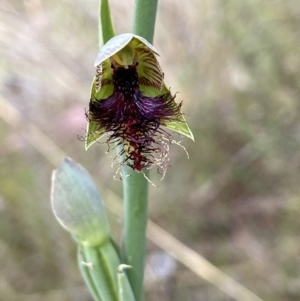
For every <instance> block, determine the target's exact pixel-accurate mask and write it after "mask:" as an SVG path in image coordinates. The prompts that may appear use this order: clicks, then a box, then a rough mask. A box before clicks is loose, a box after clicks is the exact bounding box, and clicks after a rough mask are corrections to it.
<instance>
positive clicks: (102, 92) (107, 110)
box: [85, 33, 194, 172]
mask: <svg viewBox="0 0 300 301" xmlns="http://www.w3.org/2000/svg"><path fill="white" fill-rule="evenodd" d="M157 55H158V52H157V50H156V49H155V48H154V47H153V46H152V45H151V44H150V43H149V42H148V41H146V40H145V39H144V38H142V37H139V36H137V35H134V34H129V33H128V34H121V35H118V36H115V37H114V38H112V39H111V40H109V41H108V42H107V43H106V44H105V45H104V46H103V47H102V48H101V50H100V52H99V54H98V56H97V58H96V61H95V67H96V76H95V78H94V81H93V84H92V92H91V99H90V103H89V110H88V112H87V113H86V115H87V119H88V128H87V136H86V140H85V143H86V149H88V148H89V147H90V146H91V145H92V144H93V143H94V142H96V141H98V140H99V139H100V138H101V137H102V136H103V135H104V134H106V135H107V139H106V141H105V142H106V143H107V144H108V147H109V149H110V148H111V146H117V149H118V151H119V153H118V157H121V158H122V159H121V163H120V164H121V165H124V164H126V165H128V166H130V167H131V168H132V169H134V170H135V171H138V172H141V171H142V170H143V169H145V168H150V167H153V166H157V167H158V168H159V169H161V170H162V171H163V172H165V170H166V168H167V164H168V160H169V145H170V144H172V143H177V142H175V140H174V139H173V138H172V136H171V134H170V133H169V132H167V131H166V129H169V130H172V131H174V132H177V133H178V134H180V135H183V136H186V137H188V138H191V139H194V138H193V134H192V132H191V131H190V129H189V127H188V125H187V123H186V121H185V118H184V116H183V114H182V113H181V106H182V103H179V104H177V103H176V102H175V96H172V94H171V93H170V91H169V89H167V88H166V86H165V84H164V81H163V79H164V74H163V72H162V70H161V68H160V65H159V63H158V61H157V58H156V56H157ZM119 161H120V160H119Z"/></svg>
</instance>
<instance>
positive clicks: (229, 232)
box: [0, 0, 300, 301]
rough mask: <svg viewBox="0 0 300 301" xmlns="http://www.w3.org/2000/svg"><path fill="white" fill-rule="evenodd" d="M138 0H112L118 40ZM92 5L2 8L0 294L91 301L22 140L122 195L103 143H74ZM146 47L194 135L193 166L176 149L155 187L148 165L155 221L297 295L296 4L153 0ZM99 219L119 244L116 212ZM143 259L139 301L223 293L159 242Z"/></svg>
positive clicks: (92, 28) (268, 296)
mask: <svg viewBox="0 0 300 301" xmlns="http://www.w3.org/2000/svg"><path fill="white" fill-rule="evenodd" d="M133 4H134V3H133V0H130V1H129V0H126V1H117V0H111V9H112V13H113V18H114V21H115V27H116V31H117V33H118V34H119V33H124V32H130V28H131V20H132V15H133ZM97 10H98V1H96V0H94V1H84V0H60V1H58V0H52V1H42V0H2V1H1V3H0V108H1V109H0V115H1V118H0V143H1V148H0V301H19V300H20V301H21V300H22V301H27V300H28V301H29V300H30V301H35V300H36V301H39V300H46V301H48V300H49V301H50V300H55V301H77V300H78V301H91V300H92V299H91V297H90V295H89V293H88V291H87V290H86V288H85V286H84V284H83V282H82V280H81V276H80V274H79V271H78V268H77V264H76V260H75V254H76V252H75V244H74V242H73V241H72V240H71V238H70V236H69V235H68V233H66V232H65V231H64V230H63V229H62V228H60V226H59V225H58V223H57V222H56V220H55V219H54V217H53V214H52V212H51V207H50V201H49V192H50V177H51V171H52V170H53V169H54V168H55V167H56V166H54V165H53V164H52V163H51V162H50V161H51V156H52V155H53V152H52V151H51V150H49V149H48V151H49V152H48V153H49V157H48V159H47V158H46V157H45V156H43V155H42V153H43V151H42V149H43V147H46V149H47V145H41V144H40V145H39V143H38V142H37V145H36V146H35V147H34V146H33V145H32V144H30V143H28V140H29V141H35V138H36V137H35V133H36V128H35V127H34V126H33V125H35V126H36V127H37V128H38V129H39V130H40V131H42V132H43V133H44V134H45V135H46V137H47V139H48V138H49V139H50V140H52V141H53V142H54V143H55V144H56V145H57V146H58V147H59V148H61V149H62V150H63V151H64V152H66V153H67V154H68V155H69V156H70V157H72V158H73V159H74V160H76V161H77V162H80V163H81V164H82V165H83V166H84V167H85V168H86V169H87V170H88V171H89V172H90V173H91V174H92V175H93V177H94V178H95V179H96V180H97V182H98V184H99V188H100V191H101V192H102V194H103V195H106V194H108V192H110V191H112V192H114V193H115V194H116V195H119V196H121V193H122V190H121V182H120V181H113V180H112V177H113V175H114V173H115V170H114V169H112V168H111V158H110V156H109V155H105V151H106V146H105V145H95V146H93V147H91V148H90V150H89V151H88V152H86V151H85V150H84V144H83V142H81V141H80V140H79V139H78V137H77V136H78V135H79V136H80V135H81V136H82V135H84V133H85V127H86V120H85V117H84V112H85V109H87V108H88V101H89V92H90V85H91V82H92V79H93V76H94V72H95V70H94V67H93V63H94V59H95V57H96V55H97V52H98V45H97V44H98V39H97V36H98V33H97V30H98V25H97ZM154 43H155V46H156V48H157V49H158V50H159V52H160V53H161V57H160V58H159V60H160V63H161V66H162V69H163V70H164V72H165V82H166V84H167V86H169V87H171V90H172V92H177V91H178V92H180V93H178V94H177V98H176V99H177V100H178V101H181V100H183V101H184V103H183V111H184V112H185V114H186V119H187V120H188V123H189V125H190V128H191V129H192V131H193V133H194V135H195V140H196V142H195V143H193V142H192V141H188V139H184V142H183V144H184V145H185V147H186V148H187V150H188V152H189V155H190V159H189V160H188V159H187V157H186V155H185V153H184V151H183V150H182V149H181V148H179V147H176V146H172V147H171V161H170V164H171V167H170V168H169V169H168V172H167V175H166V177H165V179H164V180H163V181H162V182H159V175H156V174H155V172H154V171H153V172H152V174H151V178H152V180H153V181H154V182H155V183H158V186H159V187H158V188H154V187H151V189H150V204H149V206H150V208H149V209H150V212H149V214H150V218H151V219H152V220H154V221H155V222H156V223H157V224H159V225H160V226H161V227H163V228H164V229H165V230H167V231H168V232H170V233H171V234H172V235H174V236H175V237H177V238H178V239H179V240H180V241H182V242H183V243H184V244H186V245H187V246H189V247H190V248H192V249H193V250H195V251H197V252H198V253H200V254H202V255H203V256H204V257H205V258H207V259H208V260H209V261H210V262H212V263H213V264H214V265H215V266H217V267H218V268H220V269H221V270H222V271H224V272H225V273H227V274H228V275H230V276H231V277H233V278H234V279H236V280H237V281H238V282H240V283H241V284H243V285H244V286H246V287H247V288H248V289H249V290H251V291H252V292H253V293H255V294H257V295H258V296H259V297H260V298H262V299H263V300H272V301H292V300H300V256H299V254H300V253H299V250H300V240H299V239H298V235H299V230H300V219H299V214H300V203H299V193H300V185H299V168H300V152H299V147H300V119H299V117H300V101H299V98H300V72H299V70H300V5H299V1H298V0H286V1H283V0H282V1H280V0H243V1H241V0H226V1H222V0H204V1H197V0H193V1H181V0H161V1H159V5H158V15H157V23H156V34H155V40H154ZM5 101H7V102H9V103H10V104H11V105H13V106H14V107H15V108H16V109H17V110H18V112H19V113H20V114H21V116H22V118H21V119H20V118H16V116H18V114H17V113H18V112H17V113H16V114H17V115H15V116H14V115H13V114H10V111H7V109H6V107H5V106H4V105H3V103H5ZM1 104H2V105H1ZM49 158H50V161H49ZM52 161H54V163H55V160H52ZM111 195H112V196H114V194H111ZM110 198H113V197H108V198H107V199H105V200H104V201H105V202H106V203H108V202H110V201H113V200H112V199H110ZM110 219H111V222H112V224H113V231H114V236H115V237H116V239H119V240H120V229H121V221H120V220H119V219H118V218H117V217H116V216H114V215H113V214H110ZM148 254H149V256H148V260H147V267H146V271H147V273H146V281H145V285H146V300H147V301H152V300H166V301H170V300H175V301H182V300H188V301H193V300H209V301H210V300H214V301H231V300H234V299H232V298H229V297H228V296H227V295H225V294H224V293H222V292H221V291H219V290H218V289H217V288H215V287H214V285H212V284H210V283H207V282H206V281H204V280H202V279H199V278H197V277H196V276H195V275H194V274H193V273H192V272H191V271H189V270H188V269H186V268H184V267H183V266H181V265H180V264H178V263H176V262H175V261H173V260H172V259H171V258H170V257H168V256H167V255H166V254H164V253H163V252H162V250H161V249H160V248H159V246H155V245H154V244H152V243H150V242H149V244H148ZM161 262H163V263H165V265H164V264H161ZM157 267H163V268H161V269H158V268H157Z"/></svg>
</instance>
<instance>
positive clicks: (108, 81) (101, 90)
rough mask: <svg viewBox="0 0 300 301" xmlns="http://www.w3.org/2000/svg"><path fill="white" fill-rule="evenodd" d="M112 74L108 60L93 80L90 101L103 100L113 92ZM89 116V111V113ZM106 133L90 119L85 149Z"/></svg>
mask: <svg viewBox="0 0 300 301" xmlns="http://www.w3.org/2000/svg"><path fill="white" fill-rule="evenodd" d="M113 89H114V87H113V84H112V74H111V72H110V65H109V61H108V60H106V61H104V62H103V63H102V65H101V68H99V70H98V72H97V74H96V77H95V78H94V80H93V84H92V88H91V99H90V101H101V99H106V98H108V97H109V96H110V95H112V93H113ZM88 117H90V116H89V113H88ZM104 134H105V129H101V128H100V127H99V125H98V124H97V123H95V122H91V121H89V122H88V124H87V135H86V139H85V149H86V150H87V149H88V148H89V147H90V146H91V145H92V144H94V143H95V142H96V141H97V140H99V139H100V138H101V137H102V136H103V135H104Z"/></svg>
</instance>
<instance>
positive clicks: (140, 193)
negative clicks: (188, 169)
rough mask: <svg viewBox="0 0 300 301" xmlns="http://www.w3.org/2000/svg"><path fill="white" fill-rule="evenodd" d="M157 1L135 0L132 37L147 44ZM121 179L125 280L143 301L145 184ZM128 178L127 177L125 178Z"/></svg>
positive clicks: (134, 176)
mask: <svg viewBox="0 0 300 301" xmlns="http://www.w3.org/2000/svg"><path fill="white" fill-rule="evenodd" d="M156 9H157V0H136V2H135V11H134V20H133V33H134V34H137V35H139V36H141V37H143V38H145V39H146V40H148V41H149V42H150V43H152V41H153V35H154V26H155V17H156ZM122 172H123V175H124V179H123V188H124V192H123V193H124V243H123V257H124V260H125V262H126V263H127V264H129V265H131V266H132V267H133V268H132V269H130V270H128V278H129V282H130V284H131V287H132V290H133V293H134V296H135V299H136V301H142V300H143V280H144V267H145V254H146V226H147V210H148V181H147V180H146V178H145V177H144V175H143V174H142V173H137V172H135V171H133V170H132V169H131V168H130V167H127V166H124V167H123V169H122ZM128 175H129V176H128Z"/></svg>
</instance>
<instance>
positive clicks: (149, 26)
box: [132, 0, 158, 44]
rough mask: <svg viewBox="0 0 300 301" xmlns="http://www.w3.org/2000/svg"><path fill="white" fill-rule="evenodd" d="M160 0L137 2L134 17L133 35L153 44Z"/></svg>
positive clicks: (138, 0) (137, 0)
mask: <svg viewBox="0 0 300 301" xmlns="http://www.w3.org/2000/svg"><path fill="white" fill-rule="evenodd" d="M157 1H158V0H136V1H135V7H134V17H133V27H132V31H133V33H135V34H137V35H139V36H141V37H143V38H145V39H146V40H147V41H148V42H149V43H151V44H152V43H153V36H154V27H155V18H156V10H157Z"/></svg>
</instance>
